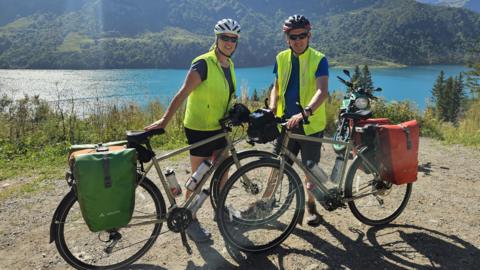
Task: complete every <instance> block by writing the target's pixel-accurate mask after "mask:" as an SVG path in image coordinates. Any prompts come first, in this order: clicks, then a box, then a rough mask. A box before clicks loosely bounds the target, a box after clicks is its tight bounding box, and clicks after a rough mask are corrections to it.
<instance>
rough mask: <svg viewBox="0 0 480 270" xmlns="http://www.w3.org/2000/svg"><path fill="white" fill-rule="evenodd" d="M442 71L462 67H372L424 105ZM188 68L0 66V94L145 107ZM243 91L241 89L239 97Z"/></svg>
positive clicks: (253, 73) (262, 72) (262, 74)
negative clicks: (130, 103)
mask: <svg viewBox="0 0 480 270" xmlns="http://www.w3.org/2000/svg"><path fill="white" fill-rule="evenodd" d="M440 70H444V71H445V73H446V75H447V76H456V75H458V74H459V73H460V72H462V71H465V70H466V68H465V67H462V66H439V65H436V66H416V67H407V68H389V69H371V72H372V77H373V81H374V84H375V87H382V88H383V92H380V93H379V94H378V95H379V96H382V97H385V98H386V99H387V100H410V101H413V102H415V103H416V104H417V105H418V106H419V107H420V108H424V107H425V105H426V101H427V100H428V98H429V97H430V95H431V94H430V90H431V88H432V86H433V84H434V82H435V79H436V77H437V76H438V73H439V72H440ZM186 72H187V71H186V70H181V69H123V70H0V94H7V95H9V96H11V97H14V98H20V97H22V96H23V95H25V94H28V95H30V96H32V95H40V97H41V98H42V99H45V100H48V101H51V102H53V101H58V100H60V101H65V100H72V99H74V100H78V101H79V102H81V101H82V100H84V101H86V102H91V101H92V100H96V99H100V100H105V99H106V100H110V102H112V103H118V102H121V103H128V102H136V103H138V104H140V105H142V106H144V105H146V104H148V102H150V101H152V100H158V101H160V102H161V103H164V104H166V103H168V102H169V101H170V100H171V98H172V97H173V95H175V93H176V91H177V90H178V89H179V87H180V86H181V85H182V83H183V80H184V78H185V75H186ZM337 75H342V76H343V73H342V72H341V69H334V68H333V69H331V70H330V80H329V84H330V86H329V88H330V91H333V90H341V91H344V87H342V85H341V84H340V83H339V82H338V80H337V79H336V76H337ZM273 76H274V75H273V74H272V67H270V66H267V67H258V68H237V85H238V88H239V89H241V88H245V89H247V91H248V93H249V94H250V95H251V94H252V93H253V91H254V89H256V90H257V91H261V90H263V89H266V88H267V87H268V86H269V85H270V84H271V83H272V81H273ZM240 95H241V90H238V89H237V96H240Z"/></svg>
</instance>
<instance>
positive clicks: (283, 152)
mask: <svg viewBox="0 0 480 270" xmlns="http://www.w3.org/2000/svg"><path fill="white" fill-rule="evenodd" d="M282 129H283V130H282V132H283V134H284V139H283V141H282V147H281V149H280V154H279V158H280V171H283V169H284V167H285V163H286V162H287V161H286V158H285V157H288V158H289V159H291V160H292V161H293V163H294V164H296V165H297V166H298V167H300V169H301V170H302V171H303V172H304V173H305V175H306V176H307V178H308V179H309V181H312V182H313V183H314V184H315V185H317V186H318V187H319V188H320V189H321V191H322V192H323V193H325V194H328V193H329V189H328V188H327V187H326V186H325V185H324V184H323V183H322V182H321V181H320V180H319V179H317V177H316V176H315V175H314V174H313V173H312V172H311V171H310V170H309V169H307V168H306V166H305V165H304V164H303V163H302V161H301V160H300V159H299V158H297V156H296V155H294V154H293V153H292V152H291V151H290V150H288V149H287V145H288V142H289V141H290V140H296V141H310V142H316V143H326V144H340V145H345V146H346V149H345V152H344V156H343V158H344V161H345V162H344V163H343V165H342V166H341V170H340V172H341V173H340V181H338V183H337V186H336V187H337V188H338V190H341V191H343V189H344V183H345V178H346V173H347V167H348V160H349V159H348V156H349V153H350V151H351V150H352V149H353V148H355V146H354V145H353V141H352V140H348V141H347V142H344V141H338V140H334V139H332V138H316V137H310V136H307V135H301V134H295V133H292V131H290V130H286V128H285V127H282ZM367 149H368V147H367V146H364V147H362V148H360V149H359V151H358V152H357V153H356V155H357V156H358V158H361V159H362V160H363V161H364V164H365V165H366V167H367V169H368V170H370V171H372V172H373V173H374V174H375V175H376V176H378V171H377V169H376V168H375V166H374V165H373V164H372V163H371V162H370V161H369V160H368V158H366V157H365V155H364V152H365V151H367ZM279 177H280V179H278V182H281V181H282V177H283V174H279ZM268 182H269V184H270V183H271V179H270V180H269V181H268ZM274 189H276V187H274ZM269 193H270V192H269ZM271 194H273V193H271ZM368 195H370V194H363V195H362V196H358V197H353V198H342V200H341V201H342V203H345V202H348V201H352V200H355V199H359V198H362V197H364V196H368ZM342 196H344V193H342Z"/></svg>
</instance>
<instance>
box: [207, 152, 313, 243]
mask: <svg viewBox="0 0 480 270" xmlns="http://www.w3.org/2000/svg"><path fill="white" fill-rule="evenodd" d="M279 168H280V161H279V160H276V159H271V158H264V159H260V160H257V161H253V162H250V163H248V164H246V165H245V166H243V167H241V168H240V169H239V170H238V171H237V172H235V173H234V174H233V175H232V177H231V178H230V179H229V180H228V181H227V183H226V184H225V187H224V188H223V190H222V192H221V194H220V198H219V200H218V207H217V211H216V215H217V222H218V226H219V230H220V233H221V234H222V236H223V238H224V239H225V241H226V242H227V243H228V244H230V245H232V246H234V247H236V248H238V249H239V250H242V251H246V252H262V251H266V250H269V249H271V248H274V247H275V246H277V245H279V244H281V243H282V242H283V241H284V240H285V239H286V238H287V237H288V236H289V235H290V233H291V232H292V231H293V229H294V228H295V226H296V224H297V223H298V222H299V220H300V218H301V216H302V215H301V214H302V211H303V209H304V204H305V197H304V196H305V195H304V191H303V185H302V182H301V180H300V177H299V176H298V174H297V173H296V172H295V171H294V170H293V169H292V167H290V166H289V165H287V164H286V165H285V168H284V170H283V171H282V172H281V173H280V170H279ZM244 176H247V177H248V179H250V181H251V182H252V183H255V186H254V187H255V189H254V190H252V188H251V186H248V187H246V186H245V185H244V184H243V183H242V181H241V180H242V179H243V178H242V177H244Z"/></svg>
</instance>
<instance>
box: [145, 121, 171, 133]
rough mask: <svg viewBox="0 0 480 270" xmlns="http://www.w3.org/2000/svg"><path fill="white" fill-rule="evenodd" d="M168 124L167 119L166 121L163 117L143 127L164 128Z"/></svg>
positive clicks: (147, 128)
mask: <svg viewBox="0 0 480 270" xmlns="http://www.w3.org/2000/svg"><path fill="white" fill-rule="evenodd" d="M166 126H167V121H165V118H161V119H160V120H158V121H155V122H153V123H151V124H150V125H148V126H146V127H144V128H143V129H144V130H146V131H149V130H153V129H162V128H163V129H164V128H165V127H166Z"/></svg>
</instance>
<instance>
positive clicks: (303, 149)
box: [274, 126, 323, 166]
mask: <svg viewBox="0 0 480 270" xmlns="http://www.w3.org/2000/svg"><path fill="white" fill-rule="evenodd" d="M292 133H295V134H301V135H305V131H304V130H303V126H300V127H295V128H293V129H292ZM283 136H284V134H282V135H280V136H279V137H278V138H277V140H276V141H275V150H274V151H275V153H276V154H279V153H280V148H281V147H282V141H283ZM308 136H310V137H316V138H323V131H320V132H317V133H314V134H310V135H308ZM287 149H288V150H289V151H290V152H292V154H294V155H295V156H296V155H298V152H300V155H301V157H302V163H303V165H305V166H306V165H307V161H308V160H311V161H313V162H314V163H318V162H320V156H321V150H322V143H317V142H310V141H298V140H294V139H290V141H288V146H287ZM287 162H288V163H289V164H290V165H291V164H292V163H293V160H291V159H289V158H287Z"/></svg>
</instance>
